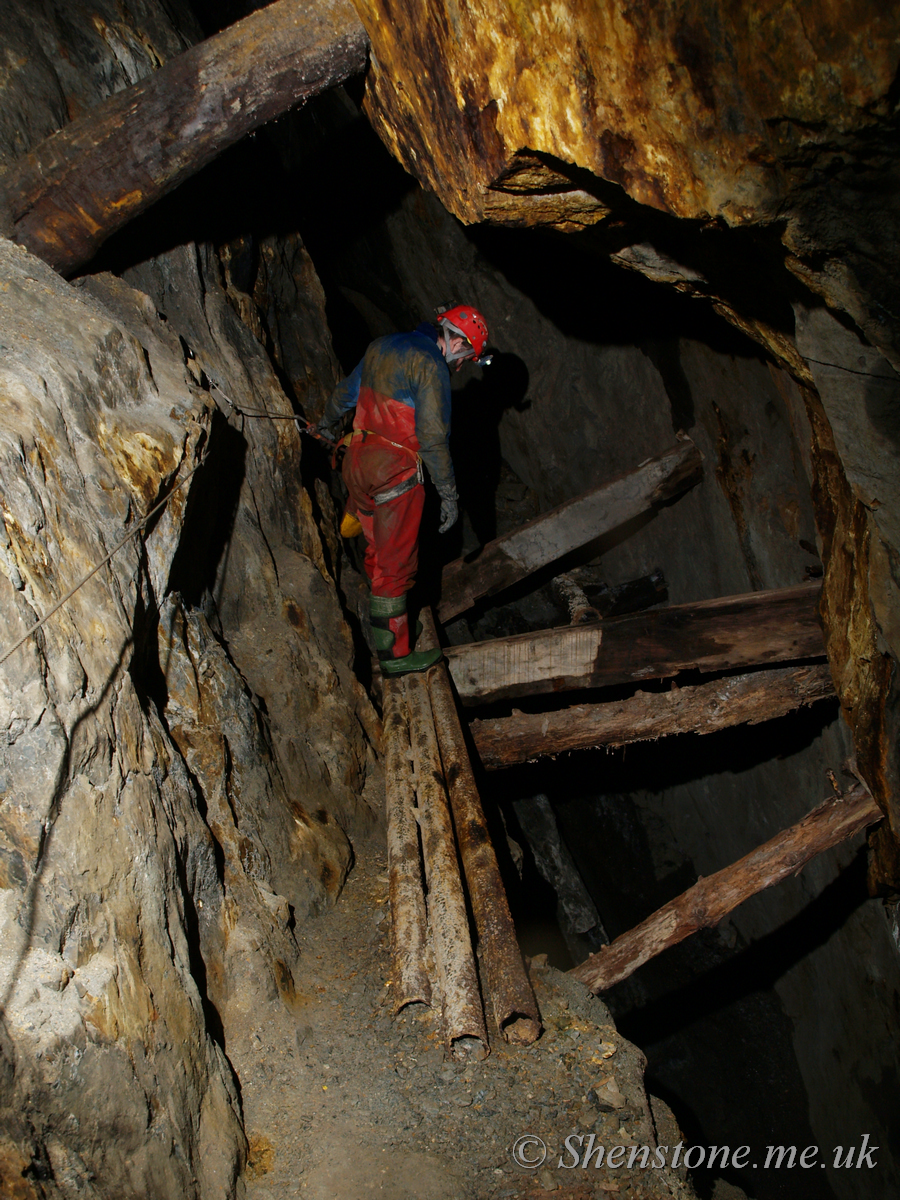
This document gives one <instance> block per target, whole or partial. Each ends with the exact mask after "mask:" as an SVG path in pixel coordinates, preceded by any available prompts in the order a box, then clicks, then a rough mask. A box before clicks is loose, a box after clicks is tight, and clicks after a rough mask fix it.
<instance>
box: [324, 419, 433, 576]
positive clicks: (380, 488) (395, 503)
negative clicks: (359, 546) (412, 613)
mask: <svg viewBox="0 0 900 1200" xmlns="http://www.w3.org/2000/svg"><path fill="white" fill-rule="evenodd" d="M415 473H416V461H415V459H414V458H413V457H412V456H411V455H410V454H409V452H408V451H405V450H401V449H399V448H395V447H393V446H386V445H384V444H381V445H379V444H377V443H374V442H373V440H369V442H368V444H366V442H365V441H363V440H362V439H359V440H356V439H354V440H353V441H352V442H351V443H350V445H349V446H348V447H347V450H346V453H345V454H344V462H343V467H342V474H343V477H344V483H345V484H346V485H347V491H348V492H349V493H350V495H349V498H348V501H347V509H348V511H349V512H352V513H354V514H355V515H356V516H357V517H358V518H359V523H360V525H362V530H363V536H364V537H365V539H366V554H365V569H366V574H367V575H368V577H369V583H370V584H371V587H372V594H373V595H374V596H390V597H394V596H402V595H404V594H405V593H406V592H408V591H409V589H410V588H411V587H412V585H413V583H414V581H415V578H416V569H417V567H418V565H419V525H420V524H421V521H422V508H423V506H424V504H425V488H424V487H423V486H422V484H418V485H417V486H416V487H414V488H411V489H410V490H409V491H408V492H404V493H403V494H402V495H401V496H397V497H396V499H394V500H388V501H387V503H386V504H376V503H375V495H376V493H378V492H385V491H388V490H389V489H390V488H392V487H396V485H397V484H398V483H402V482H403V481H404V480H405V479H409V478H410V477H411V476H412V475H415Z"/></svg>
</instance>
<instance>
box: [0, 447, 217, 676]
mask: <svg viewBox="0 0 900 1200" xmlns="http://www.w3.org/2000/svg"><path fill="white" fill-rule="evenodd" d="M208 455H209V450H207V451H205V453H204V455H203V457H202V458H201V459H200V461H199V462H198V463H197V465H196V467H194V469H193V470H192V471H189V472H188V474H187V475H185V477H184V479H182V480H181V481H180V482H179V483H177V484H176V485H175V487H173V488H172V490H171V492H169V493H168V495H166V496H164V497H163V498H162V500H160V502H159V503H158V504H156V505H154V507H153V508H151V509H150V511H149V512H148V513H147V515H146V516H145V517H142V518H141V520H140V521H138V523H137V525H133V526H132V527H131V529H129V531H128V532H127V533H126V534H125V536H124V537H123V538H122V540H121V541H120V542H118V543H117V544H116V545H115V546H113V548H112V550H110V552H109V554H107V556H106V558H104V559H103V561H102V562H98V563H97V565H96V566H95V567H92V568H91V570H90V571H88V573H87V575H85V577H84V579H81V580H79V582H78V583H76V584H75V586H74V587H73V588H72V590H71V591H69V592H66V594H65V596H63V598H62V599H61V600H57V602H56V604H54V605H53V607H52V608H51V609H50V611H49V612H46V613H44V615H43V616H42V617H41V619H40V620H39V621H37V622H36V623H35V624H34V625H32V626H31V628H30V629H28V630H26V632H25V633H23V634H22V636H21V637H20V638H19V640H18V641H17V642H16V643H15V645H13V646H11V647H10V648H9V650H7V651H6V653H5V654H4V655H3V657H2V658H0V667H2V666H3V664H4V663H5V662H6V660H7V659H8V658H9V657H10V656H11V655H13V654H15V652H16V651H17V650H18V649H19V647H20V646H21V645H23V644H24V643H25V642H27V641H28V639H29V638H30V637H31V635H32V634H33V633H36V632H37V631H38V630H39V629H40V627H41V626H42V625H43V624H44V622H45V621H49V619H50V618H51V617H52V616H53V614H54V613H55V612H58V611H59V610H60V609H61V608H62V606H63V605H64V604H65V603H66V602H67V601H69V600H71V599H72V597H73V596H74V595H75V593H76V592H77V591H78V589H79V588H83V587H84V585H85V584H86V583H87V582H88V580H89V579H93V577H94V576H95V575H96V574H97V572H98V571H99V570H100V569H101V567H105V566H106V564H107V563H108V562H109V560H110V559H111V558H112V557H113V555H114V554H117V553H118V552H119V551H120V550H121V549H122V547H123V546H124V545H125V544H126V543H127V542H129V541H130V540H131V539H132V538H133V537H134V535H135V534H136V533H138V532H139V531H140V530H141V529H143V528H144V526H145V525H146V524H147V522H148V521H149V520H150V518H151V517H152V516H153V514H154V513H157V512H159V510H160V509H161V508H162V507H163V505H165V504H167V503H168V502H169V500H171V498H172V497H173V496H174V495H175V493H176V492H177V491H178V490H179V489H180V488H183V487H184V485H185V484H186V483H187V481H188V480H189V479H190V478H191V477H192V476H193V475H196V474H197V472H198V471H199V470H200V468H201V467H202V466H203V464H204V463H205V462H206V459H207V457H208Z"/></svg>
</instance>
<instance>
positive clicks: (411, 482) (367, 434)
mask: <svg viewBox="0 0 900 1200" xmlns="http://www.w3.org/2000/svg"><path fill="white" fill-rule="evenodd" d="M370 440H371V441H374V442H375V443H376V445H383V446H393V447H394V449H395V450H404V451H406V453H407V454H410V455H412V457H413V458H414V459H415V460H416V473H415V475H410V477H409V479H404V480H403V481H402V483H398V484H395V485H394V487H392V488H388V489H386V490H385V491H381V492H376V493H375V494H374V495H373V496H372V499H373V500H374V501H375V503H376V505H377V504H387V502H388V501H389V500H396V499H397V497H398V496H403V495H405V493H406V492H411V491H412V490H413V488H414V487H418V486H419V484H420V483H424V482H425V472H424V471H423V470H422V457H421V455H420V454H419V453H418V451H416V450H413V449H412V447H411V446H404V445H403V444H402V442H392V441H391V439H390V438H386V437H384V435H383V434H380V433H373V432H372V430H371V429H351V430H350V432H349V433H348V434H345V435H344V437H342V438H341V440H340V441H339V442H338V443H337V444H336V445H335V447H334V453H333V454H332V456H331V466H332V468H334V469H335V470H336V469H337V462H338V455H339V453H340V451H341V450H346V448H347V447H348V446H349V445H350V443H351V442H357V441H362V442H363V443H366V442H368V441H370Z"/></svg>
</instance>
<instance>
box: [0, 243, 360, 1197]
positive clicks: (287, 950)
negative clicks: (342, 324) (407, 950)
mask: <svg viewBox="0 0 900 1200" xmlns="http://www.w3.org/2000/svg"><path fill="white" fill-rule="evenodd" d="M200 259H201V260H202V259H203V256H202V255H201V256H200ZM191 263H193V271H192V270H191V269H190V264H191ZM202 269H203V268H202V266H198V256H197V254H196V251H193V252H192V253H190V254H188V253H184V252H183V253H181V254H179V253H177V252H176V254H175V255H174V261H166V262H157V263H156V265H155V266H154V267H153V268H152V269H150V268H148V270H149V271H150V273H151V274H154V273H155V275H156V276H157V278H158V279H161V280H165V281H166V282H167V286H168V288H169V295H168V300H169V308H170V314H171V315H169V316H164V315H163V314H162V313H161V311H160V310H158V308H157V304H158V303H159V302H160V301H162V300H163V297H162V296H161V297H160V298H159V300H157V301H156V302H152V301H151V300H150V299H149V298H148V296H147V295H146V294H145V293H143V292H139V291H136V290H134V289H133V288H131V287H130V286H128V285H127V284H124V283H122V282H121V281H119V280H117V279H115V278H114V277H112V276H108V275H103V276H97V277H94V278H92V279H90V280H86V281H82V283H80V284H79V285H76V286H73V285H70V284H66V283H64V282H63V281H62V280H61V279H60V278H59V277H58V276H56V275H55V274H54V273H53V272H52V271H50V270H49V269H48V268H46V266H45V265H44V264H42V263H41V262H39V261H38V260H36V259H34V258H32V257H31V256H30V255H28V254H27V253H25V252H23V251H21V250H19V249H17V248H15V247H12V246H11V245H9V244H8V243H4V244H3V247H2V263H0V273H2V277H3V279H4V289H3V291H2V293H0V340H2V343H3V345H4V350H5V357H4V369H3V375H2V391H3V401H4V403H3V406H2V407H3V425H2V432H0V438H2V444H3V446H4V447H5V449H4V451H3V454H2V462H0V478H2V495H3V505H2V511H3V531H4V532H3V536H2V548H0V550H2V552H0V571H2V574H0V594H2V601H0V603H2V608H3V617H4V621H3V624H4V627H5V629H6V630H7V643H8V645H12V643H13V641H14V640H15V638H16V637H17V636H18V635H19V634H21V633H23V632H24V631H25V630H26V629H27V628H28V627H29V626H30V625H31V624H32V623H33V621H34V620H35V619H36V617H37V616H38V615H39V614H42V613H46V612H48V611H49V609H50V608H51V606H52V605H53V604H54V602H55V601H57V600H58V599H60V598H61V597H62V596H63V595H65V593H66V592H67V591H68V590H69V589H70V588H71V587H72V586H74V585H75V584H76V583H77V582H78V580H79V579H80V578H81V577H82V576H83V575H84V574H85V573H86V572H87V570H88V569H89V568H90V567H91V566H92V565H93V564H95V563H99V562H101V561H102V559H103V558H104V555H105V554H106V553H107V552H108V551H109V550H110V549H111V548H112V547H114V546H115V545H116V544H117V543H118V542H119V541H120V540H121V539H122V537H123V536H124V530H125V528H126V527H127V526H129V525H131V524H133V523H134V522H135V521H136V520H137V519H138V517H139V516H141V515H143V514H144V513H145V512H147V511H148V509H149V508H150V506H151V505H152V504H153V503H154V502H155V501H156V500H157V498H158V497H159V496H160V495H161V494H165V493H166V491H167V490H168V489H169V488H170V487H171V486H172V485H173V484H174V483H176V482H177V481H180V480H184V479H186V476H187V475H188V473H189V471H191V470H192V469H193V468H195V467H198V469H197V471H196V473H195V474H194V475H193V476H192V477H191V478H190V479H189V480H187V481H186V483H185V486H184V487H183V488H182V489H180V490H179V491H177V492H174V493H173V495H172V498H171V499H170V500H169V502H168V504H167V505H166V507H165V508H164V510H163V511H162V513H161V514H159V516H158V517H157V518H156V519H155V520H154V521H153V522H152V523H151V524H149V525H148V526H147V528H146V529H145V530H143V531H141V533H140V534H139V535H138V537H136V538H134V539H131V540H129V541H128V542H127V543H126V544H125V546H124V547H123V548H122V549H121V550H119V551H118V553H116V554H115V555H114V556H113V558H112V560H111V562H110V564H109V566H107V567H104V568H102V571H101V573H100V574H98V575H97V576H95V577H94V578H93V579H92V580H91V581H90V582H89V583H88V584H86V585H85V586H84V587H82V588H80V589H79V590H78V591H76V592H75V594H74V595H73V596H72V598H71V599H69V600H68V601H66V603H65V604H64V605H63V607H62V608H61V609H60V610H59V612H58V613H56V614H55V615H54V616H51V617H50V618H49V619H48V621H47V623H46V624H45V625H44V626H43V627H42V629H41V631H40V632H39V633H38V634H37V635H36V636H34V637H31V638H28V639H26V641H25V643H24V644H23V645H22V646H21V647H20V648H19V649H17V650H16V651H15V652H14V653H13V654H12V655H11V656H10V657H9V659H8V660H7V662H6V663H5V664H4V667H3V672H2V680H3V684H2V686H3V698H2V718H0V723H2V727H3V729H4V730H5V738H4V747H3V750H2V755H0V758H2V778H3V785H2V788H3V791H2V798H0V872H2V874H0V905H2V931H0V943H2V948H3V949H2V958H0V980H2V982H0V987H2V989H3V991H2V994H3V1008H4V1025H3V1059H4V1071H5V1074H4V1076H3V1089H2V1092H0V1110H2V1112H3V1114H4V1122H3V1123H4V1129H5V1130H6V1131H7V1133H6V1137H5V1140H4V1142H3V1145H2V1148H0V1149H2V1154H0V1179H2V1180H4V1181H12V1180H15V1179H18V1178H19V1177H20V1176H21V1174H22V1171H23V1170H28V1171H29V1172H30V1174H31V1175H32V1176H33V1177H34V1178H35V1180H43V1181H44V1182H43V1183H42V1184H41V1186H42V1187H44V1188H45V1189H46V1190H45V1192H42V1193H40V1194H47V1195H67V1194H70V1192H71V1191H72V1190H73V1189H77V1188H81V1189H83V1191H84V1194H87V1195H110V1194H113V1193H114V1192H115V1191H120V1192H121V1191H125V1192H135V1193H139V1194H145V1193H146V1192H147V1191H148V1189H149V1192H152V1194H154V1195H158V1196H161V1197H163V1196H173V1197H174V1196H179V1197H180V1196H190V1195H196V1196H206V1195H209V1196H220V1195H226V1194H228V1193H229V1192H230V1190H231V1188H232V1185H233V1181H234V1178H235V1175H236V1172H237V1170H238V1169H239V1167H240V1164H241V1161H242V1153H243V1145H244V1139H243V1132H242V1129H241V1124H240V1105H239V1101H238V1097H237V1091H236V1085H235V1076H234V1072H235V1071H237V1072H238V1073H240V1070H241V1068H242V1064H243V1061H244V1056H245V1055H246V1054H247V1053H248V1046H249V1037H250V1034H251V1032H252V1029H253V1028H255V1027H256V1026H257V1025H258V1023H259V1022H260V1021H262V1020H265V1021H266V1022H267V1023H269V1024H271V1025H272V1026H273V1027H274V1028H278V1027H279V1025H281V1026H283V1035H284V1037H288V1038H289V1037H292V1036H293V1024H292V1017H291V1013H292V1011H293V1008H294V1006H295V1005H296V996H295V994H294V990H293V982H292V975H291V968H292V965H293V964H294V962H295V960H296V954H297V947H296V944H295V942H294V940H293V936H292V934H291V932H290V928H291V927H292V925H293V921H294V919H295V918H296V919H302V918H304V917H305V916H307V915H309V914H311V913H314V912H316V911H318V910H319V909H320V908H321V907H322V906H323V905H325V904H328V903H330V902H331V901H332V900H333V899H334V898H335V897H336V896H337V894H338V892H339V890H340V887H341V885H342V882H343V879H344V876H345V874H346V871H347V868H348V866H349V862H350V856H351V851H350V843H349V841H348V833H349V834H352V835H353V836H354V837H360V836H364V834H365V833H366V831H367V830H368V829H369V828H371V825H372V814H371V812H370V810H369V809H368V807H367V806H366V804H365V802H364V801H363V800H362V799H361V793H362V792H363V790H364V785H365V780H366V775H367V772H368V771H369V769H370V767H371V765H372V763H371V755H372V751H371V748H370V744H369V742H368V741H367V738H366V736H365V732H364V726H363V723H365V724H366V725H368V727H369V729H370V731H372V733H373V736H374V727H373V723H372V719H371V715H370V710H369V708H368V702H367V701H366V699H365V697H364V696H363V695H362V693H361V691H360V689H359V686H358V684H355V681H354V680H353V677H352V672H351V668H350V662H351V658H352V646H351V644H350V639H349V635H348V633H347V630H346V628H345V626H344V625H343V621H342V618H341V615H340V609H339V606H338V601H337V597H336V594H335V590H334V585H333V583H332V580H331V577H330V575H329V574H328V572H327V569H326V564H325V558H324V556H323V549H322V545H321V542H320V541H319V538H318V534H317V531H316V528H315V525H314V523H313V521H312V518H311V515H310V511H309V500H308V498H307V499H306V501H305V504H303V503H300V502H299V500H298V497H299V495H300V492H301V489H300V485H299V482H298V481H295V482H294V483H293V485H290V484H289V479H290V478H291V477H292V476H294V477H299V456H300V447H299V441H298V434H297V431H296V428H295V426H294V423H293V421H290V420H289V421H285V422H281V423H275V422H272V421H268V420H267V421H254V422H253V424H252V434H251V435H250V436H248V437H245V436H244V435H243V434H241V432H240V430H239V424H240V420H239V418H238V419H235V418H232V424H231V425H229V424H228V423H227V422H226V420H225V418H224V417H223V416H222V415H221V414H220V412H219V410H218V409H217V408H216V405H215V402H214V400H213V397H212V395H211V394H210V392H209V391H207V390H205V389H203V388H200V387H198V386H197V383H196V380H195V375H196V376H199V370H198V368H197V365H196V361H197V360H191V359H187V360H186V358H185V351H184V348H183V341H182V339H184V340H185V341H186V340H187V338H188V337H189V338H190V340H191V342H192V343H193V344H194V345H196V346H197V357H198V359H199V358H200V357H201V355H202V354H203V351H204V348H207V349H208V350H209V353H210V355H211V358H210V370H212V369H213V367H212V365H211V364H212V362H214V363H215V371H216V377H217V379H218V381H219V382H220V384H221V386H222V388H223V389H224V391H225V392H226V393H227V394H228V395H229V396H230V397H231V398H232V399H233V400H234V401H235V402H236V403H238V404H240V405H241V407H242V408H244V409H246V410H249V411H261V410H262V409H263V408H264V407H268V409H269V411H278V409H279V408H280V409H281V411H282V412H286V411H287V404H286V401H285V399H284V396H283V394H282V393H281V392H280V389H279V388H278V385H277V383H276V382H275V379H274V376H273V375H272V369H271V365H270V364H269V362H268V360H267V359H266V358H265V356H264V355H263V353H262V351H261V348H260V347H259V343H258V342H257V341H256V339H255V338H254V337H253V335H252V334H251V333H250V331H249V329H247V327H246V326H245V325H243V324H242V322H241V321H240V320H239V319H238V317H237V315H236V314H235V313H234V311H233V310H232V308H231V307H230V306H229V304H228V302H227V300H226V297H225V293H224V292H223V290H222V289H221V287H219V286H218V284H217V281H216V278H215V275H214V274H210V275H209V277H208V278H206V279H205V280H204V281H203V284H202V286H201V282H200V277H199V274H198V272H199V271H202ZM175 289H177V290H178V294H179V296H180V300H181V306H180V308H179V306H178V305H177V304H176V303H174V291H175ZM188 312H190V313H191V314H192V315H193V320H194V324H193V326H191V327H189V326H190V322H189V321H188V320H187V314H188ZM179 319H180V321H181V328H182V329H184V331H185V332H184V333H180V332H179V329H178V320H179ZM185 335H187V337H186V336H185ZM192 372H193V374H192ZM204 456H205V457H204ZM201 461H202V465H200V464H201ZM236 462H239V463H240V470H239V471H237V472H236V473H234V468H235V463H236ZM230 469H231V471H232V475H231V477H229V470H230ZM223 530H224V531H225V533H224V534H223ZM223 536H224V537H225V540H224V541H223V540H222V538H223ZM236 664H240V666H241V670H240V671H239V670H238V667H237V666H236ZM248 679H252V680H253V681H254V684H255V685H256V686H258V688H259V691H257V692H256V693H255V694H254V692H252V691H251V690H250V688H248V685H247V682H246V680H248ZM260 696H262V697H264V698H265V700H266V702H267V703H266V705H265V707H264V706H263V704H262V703H261V702H260V700H259V699H258V698H257V697H260ZM361 722H362V723H361ZM225 1045H227V1046H228V1058H226V1057H225V1053H224V1049H223V1047H224V1046H225ZM148 1114H149V1117H148ZM73 1116H74V1120H73ZM148 1120H149V1121H150V1123H151V1126H152V1128H153V1129H154V1130H155V1134H154V1137H153V1138H151V1139H149V1140H148V1139H147V1137H146V1127H147V1122H148ZM173 1147H176V1148H177V1149H176V1153H175V1154H174V1155H173V1153H172V1148H173ZM92 1179H95V1180H102V1181H103V1183H102V1185H100V1184H97V1185H96V1186H95V1185H94V1184H92V1183H91V1180H92ZM98 1189H99V1190H98ZM26 1194H27V1193H26ZM35 1194H38V1193H35Z"/></svg>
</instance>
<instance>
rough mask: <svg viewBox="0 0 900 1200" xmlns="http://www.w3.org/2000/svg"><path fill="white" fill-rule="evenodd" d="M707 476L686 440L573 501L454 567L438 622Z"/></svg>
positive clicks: (448, 570)
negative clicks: (704, 474) (470, 559)
mask: <svg viewBox="0 0 900 1200" xmlns="http://www.w3.org/2000/svg"><path fill="white" fill-rule="evenodd" d="M702 474H703V459H702V457H701V454H700V451H699V450H698V449H697V447H696V446H695V445H694V443H693V442H692V441H691V440H690V438H688V437H682V438H681V440H680V441H679V442H677V443H676V444H675V445H674V446H671V447H670V448H669V449H668V450H666V451H665V452H664V453H662V454H659V455H657V456H656V457H655V458H648V459H647V460H646V462H643V463H641V465H640V466H639V467H637V468H636V470H634V471H629V472H626V473H625V474H623V475H618V476H616V478H615V479H612V480H609V481H608V482H607V483H604V484H603V485H602V487H598V488H593V489H592V490H591V491H589V492H585V493H583V494H582V495H580V496H576V497H574V499H572V500H567V501H566V503H565V504H561V505H560V506H559V507H558V508H554V509H553V510H552V511H551V512H547V513H542V514H541V516H539V517H536V518H535V519H534V520H533V521H529V522H528V523H527V524H526V525H522V526H520V527H519V528H518V529H516V530H514V531H513V532H512V533H509V534H507V535H506V536H505V537H501V538H496V539H495V540H494V541H493V542H489V543H488V544H487V545H486V546H484V547H483V548H482V549H481V551H480V552H479V553H478V556H477V558H475V559H474V560H473V561H467V559H465V558H458V559H456V560H455V561H454V562H452V563H448V564H447V566H446V567H445V568H444V571H443V575H442V578H441V602H440V604H439V605H438V607H437V616H438V619H439V620H440V621H442V622H443V623H445V624H446V622H447V621H451V620H452V619H453V618H454V617H458V616H459V615H460V613H463V612H465V611H466V610H467V609H469V608H471V607H472V606H473V604H475V603H476V602H477V601H478V600H481V599H483V598H484V597H486V596H493V595H496V593H497V592H500V591H502V590H503V589H504V588H508V587H510V586H511V585H512V584H514V583H517V582H518V581H519V580H520V579H524V578H526V576H528V575H531V574H532V573H533V572H534V571H537V570H539V569H540V568H541V567H544V566H547V565H548V564H549V563H552V562H555V561H556V560H557V559H559V558H562V557H563V555H565V554H569V553H570V552H571V551H573V550H577V549H578V548H579V547H580V546H586V545H587V544H588V543H590V542H592V541H595V540H596V539H597V538H599V537H602V536H603V534H605V533H611V532H612V530H614V529H617V528H618V527H619V526H620V525H624V524H625V523H626V522H627V521H631V520H633V519H634V518H635V517H639V516H641V514H642V513H645V512H647V511H648V510H649V509H652V508H653V507H654V506H655V505H658V504H662V503H664V502H665V501H667V500H671V499H672V498H673V497H675V496H677V495H679V494H680V493H681V492H684V491H686V490H687V489H688V488H690V487H693V485H694V484H695V483H697V482H698V480H699V479H700V478H701V476H702Z"/></svg>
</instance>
